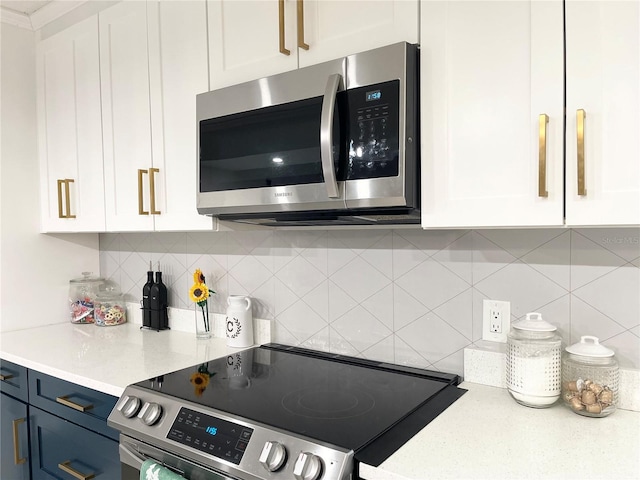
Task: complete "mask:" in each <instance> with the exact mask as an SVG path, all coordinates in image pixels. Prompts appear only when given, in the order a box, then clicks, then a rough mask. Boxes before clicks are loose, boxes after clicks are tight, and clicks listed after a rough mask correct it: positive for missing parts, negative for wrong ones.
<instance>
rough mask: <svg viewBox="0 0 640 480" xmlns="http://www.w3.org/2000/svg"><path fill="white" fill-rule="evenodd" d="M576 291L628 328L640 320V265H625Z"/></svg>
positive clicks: (575, 291) (592, 304)
mask: <svg viewBox="0 0 640 480" xmlns="http://www.w3.org/2000/svg"><path fill="white" fill-rule="evenodd" d="M573 294H574V295H575V296H576V297H578V298H580V299H582V300H583V301H584V302H586V303H588V304H589V305H591V306H592V307H594V308H595V309H597V310H599V311H601V312H602V313H604V314H605V315H607V316H608V317H609V318H611V319H613V320H615V321H616V322H618V323H619V324H621V325H622V326H624V327H625V328H627V329H628V328H633V327H635V326H636V325H638V324H640V300H639V298H640V269H638V268H636V267H632V266H629V264H627V265H624V266H622V267H620V268H617V269H615V270H613V271H612V272H611V273H609V274H607V275H605V276H602V277H600V278H598V279H597V280H594V281H593V282H591V283H588V284H587V285H585V286H583V287H581V288H578V289H574V290H573Z"/></svg>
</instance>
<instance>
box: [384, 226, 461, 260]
mask: <svg viewBox="0 0 640 480" xmlns="http://www.w3.org/2000/svg"><path fill="white" fill-rule="evenodd" d="M394 232H395V234H396V235H398V236H400V237H402V238H404V239H405V240H406V241H408V242H409V243H411V244H412V245H414V246H415V247H416V248H417V249H418V250H421V251H422V252H423V253H424V254H425V255H427V256H429V257H430V256H432V255H434V254H436V253H437V252H439V251H440V250H444V249H445V248H447V246H449V245H450V244H452V243H453V242H455V241H456V240H457V239H459V238H460V237H462V236H463V235H466V233H467V232H468V230H400V229H398V230H394Z"/></svg>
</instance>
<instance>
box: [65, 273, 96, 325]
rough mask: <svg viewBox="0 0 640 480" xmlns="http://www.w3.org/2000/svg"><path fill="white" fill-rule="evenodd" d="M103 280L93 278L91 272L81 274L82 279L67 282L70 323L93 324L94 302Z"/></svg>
mask: <svg viewBox="0 0 640 480" xmlns="http://www.w3.org/2000/svg"><path fill="white" fill-rule="evenodd" d="M103 284H104V279H102V278H99V277H94V276H92V275H91V272H82V277H79V278H74V279H72V280H69V312H70V314H71V323H94V321H95V319H94V302H95V300H96V295H97V294H98V291H99V288H100V286H101V285H103Z"/></svg>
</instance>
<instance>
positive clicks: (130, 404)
mask: <svg viewBox="0 0 640 480" xmlns="http://www.w3.org/2000/svg"><path fill="white" fill-rule="evenodd" d="M141 403H142V402H140V399H139V398H138V397H134V396H132V395H126V396H125V397H123V398H122V400H120V403H119V404H118V407H117V409H118V411H119V412H120V413H122V415H124V416H125V418H131V417H133V416H135V414H136V413H138V410H140V404H141Z"/></svg>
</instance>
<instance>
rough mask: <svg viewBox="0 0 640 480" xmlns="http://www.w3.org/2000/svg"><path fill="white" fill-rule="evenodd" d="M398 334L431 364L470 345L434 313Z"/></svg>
mask: <svg viewBox="0 0 640 480" xmlns="http://www.w3.org/2000/svg"><path fill="white" fill-rule="evenodd" d="M396 334H397V335H398V336H399V337H400V338H401V339H402V340H404V341H405V342H406V343H407V344H408V345H409V346H411V347H412V348H413V349H414V350H415V351H416V352H418V353H419V354H420V355H421V356H422V357H424V358H425V359H426V360H427V361H429V363H431V364H433V363H435V362H438V361H440V360H442V359H444V358H445V357H448V356H449V355H451V354H452V353H454V352H457V351H458V350H460V349H461V348H464V347H465V346H467V345H468V344H469V343H470V342H469V340H468V339H467V338H465V337H464V336H463V335H461V334H460V333H459V332H457V331H456V330H454V329H453V328H452V327H451V326H450V325H449V324H448V323H447V322H445V321H444V320H442V319H441V318H440V317H438V316H437V315H436V314H434V313H429V314H427V315H425V316H424V317H422V318H420V319H418V320H417V321H415V322H413V323H412V324H411V325H408V326H407V327H405V328H403V329H402V330H400V331H397V332H396Z"/></svg>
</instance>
